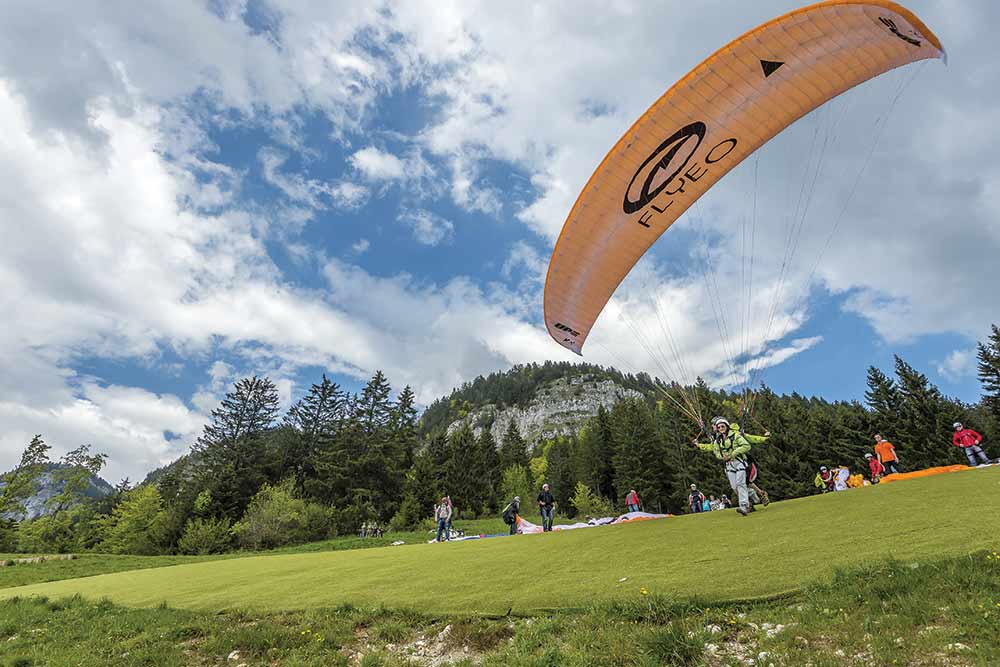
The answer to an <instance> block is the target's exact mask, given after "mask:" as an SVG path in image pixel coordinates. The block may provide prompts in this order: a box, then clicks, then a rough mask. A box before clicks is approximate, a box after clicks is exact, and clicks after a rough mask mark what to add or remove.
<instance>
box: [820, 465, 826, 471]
mask: <svg viewBox="0 0 1000 667" xmlns="http://www.w3.org/2000/svg"><path fill="white" fill-rule="evenodd" d="M819 471H820V472H826V471H827V467H826V466H820V467H819Z"/></svg>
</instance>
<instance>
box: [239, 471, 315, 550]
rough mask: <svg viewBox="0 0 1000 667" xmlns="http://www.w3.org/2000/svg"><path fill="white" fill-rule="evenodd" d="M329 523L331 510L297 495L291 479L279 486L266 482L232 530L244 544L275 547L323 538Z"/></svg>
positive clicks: (267, 547) (260, 547) (268, 547)
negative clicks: (293, 489) (293, 490)
mask: <svg viewBox="0 0 1000 667" xmlns="http://www.w3.org/2000/svg"><path fill="white" fill-rule="evenodd" d="M330 524H331V515H330V511H329V510H328V509H327V508H326V507H323V506H322V505H318V504H316V503H310V502H308V501H305V500H302V499H301V498H296V497H295V495H294V494H293V493H292V485H291V481H290V480H289V481H286V482H283V483H281V484H279V485H277V486H271V485H270V484H265V485H264V486H263V487H262V488H261V490H260V491H259V492H258V493H257V495H255V496H254V497H253V499H252V500H251V501H250V504H249V505H248V506H247V509H246V512H244V514H243V518H242V519H240V520H239V521H238V522H236V524H235V525H234V526H233V528H232V531H233V534H234V535H235V536H236V539H237V540H238V541H239V543H240V546H242V547H244V548H247V549H254V550H257V549H272V548H274V547H279V546H284V545H286V544H301V543H303V542H311V541H314V540H320V539H323V538H325V537H326V536H327V535H329V533H330Z"/></svg>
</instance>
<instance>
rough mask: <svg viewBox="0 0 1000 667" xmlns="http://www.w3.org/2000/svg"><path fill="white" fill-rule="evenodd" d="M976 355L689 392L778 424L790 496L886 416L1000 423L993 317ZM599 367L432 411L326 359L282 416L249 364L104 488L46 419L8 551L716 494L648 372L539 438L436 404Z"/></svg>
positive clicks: (554, 369)
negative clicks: (358, 379)
mask: <svg viewBox="0 0 1000 667" xmlns="http://www.w3.org/2000/svg"><path fill="white" fill-rule="evenodd" d="M978 363H979V365H978V374H979V378H980V380H981V382H982V385H983V392H984V393H983V397H982V400H981V401H980V402H979V403H977V404H974V405H969V404H964V403H962V402H961V401H959V400H957V399H953V398H950V397H947V396H945V395H943V394H942V392H941V391H940V390H939V389H938V388H937V387H935V386H934V385H933V383H931V382H930V380H929V379H928V378H927V376H926V375H924V374H923V373H921V372H919V371H918V370H917V369H915V368H913V367H912V366H911V365H910V364H908V363H907V362H906V361H904V360H903V359H901V358H899V357H896V359H895V364H894V368H893V372H892V374H891V375H889V374H886V373H884V372H883V371H881V370H879V369H878V368H875V367H872V368H869V369H868V375H867V391H866V392H865V402H864V404H862V403H861V402H856V401H853V402H845V401H834V402H830V401H826V400H824V399H822V398H816V397H811V398H807V397H804V396H801V395H799V394H796V393H793V394H790V395H777V394H775V393H773V392H772V391H770V390H769V389H767V388H764V389H762V390H760V392H759V393H758V395H757V397H756V401H755V408H754V411H753V414H752V415H742V414H741V405H742V397H741V396H740V395H739V394H735V393H731V392H726V391H721V390H713V389H711V388H709V387H708V386H707V385H706V384H705V383H704V382H701V381H699V382H698V383H697V384H696V385H695V386H693V387H690V388H688V389H687V391H688V392H689V394H690V395H691V396H693V397H694V399H695V400H697V401H698V403H699V405H701V406H702V409H703V410H704V412H705V413H706V414H712V415H715V414H719V415H723V416H726V417H727V418H729V419H731V420H735V421H739V420H741V419H742V420H743V421H746V422H747V423H745V424H743V427H744V429H745V430H747V431H750V432H758V433H759V432H761V431H763V430H769V431H770V432H771V434H772V435H771V438H770V439H769V441H768V442H767V443H766V444H764V445H758V446H755V448H754V450H753V454H754V456H755V458H756V459H757V461H758V463H759V465H760V468H761V470H762V475H761V482H760V484H761V485H762V486H763V487H764V488H765V489H767V491H768V492H769V493H770V495H771V497H772V498H774V499H781V498H792V497H797V496H802V495H807V494H810V493H814V492H815V487H814V486H813V483H812V480H813V476H814V475H815V472H816V469H817V467H818V466H819V465H828V466H832V465H841V464H843V465H848V466H850V467H852V468H854V469H858V470H862V469H863V466H864V458H863V457H864V453H865V452H867V451H870V450H871V446H872V444H873V441H872V439H871V436H872V434H874V433H881V434H883V435H884V436H886V437H887V438H888V439H889V440H890V441H892V442H893V443H894V444H895V445H896V448H897V451H898V452H899V454H900V457H901V460H902V464H903V467H904V468H906V469H911V470H912V469H919V468H925V467H929V466H933V465H942V464H946V463H961V462H964V457H963V456H962V455H961V452H959V451H958V450H957V449H956V448H954V447H952V446H951V444H950V442H951V432H952V426H951V425H952V423H953V422H955V421H962V422H963V423H966V424H969V425H973V426H974V427H976V428H977V430H980V431H981V432H983V433H984V434H986V435H987V438H991V437H992V436H993V435H996V434H1000V329H998V328H997V327H996V326H993V327H992V329H991V334H990V336H989V337H988V338H987V339H986V340H985V341H983V342H982V343H980V344H979V347H978ZM594 368H595V367H593V366H589V365H588V366H572V365H566V364H554V363H550V364H543V365H535V364H530V365H527V366H519V367H515V368H514V369H512V371H511V372H510V375H511V376H512V377H513V378H514V380H513V381H510V382H508V381H506V380H504V381H503V382H499V388H495V389H491V388H490V383H489V381H488V379H484V378H478V379H477V380H476V381H474V382H473V383H470V384H467V385H466V386H465V387H464V389H463V390H458V391H456V392H455V393H453V394H452V396H451V397H449V398H448V399H446V400H445V401H443V402H438V403H436V404H434V405H432V406H431V408H433V409H434V411H433V412H431V409H429V410H428V412H430V413H431V414H430V415H429V416H428V414H427V413H425V415H424V420H423V421H422V420H419V419H418V412H417V407H416V403H415V396H414V392H413V391H412V389H411V388H410V387H405V388H403V389H402V390H401V391H399V392H398V393H396V394H394V392H393V390H392V387H391V386H390V384H389V382H388V380H387V379H386V377H385V375H384V374H382V373H381V372H376V373H375V374H374V376H373V377H372V378H371V379H370V380H369V381H368V383H367V384H366V385H365V386H364V387H363V389H362V390H361V391H360V392H358V393H357V394H351V393H349V392H346V391H345V390H344V389H343V388H341V387H340V386H339V385H338V384H337V383H335V382H332V381H330V380H329V379H328V378H326V377H325V376H323V377H322V379H321V380H320V382H318V383H316V384H313V385H312V386H311V387H310V389H309V391H308V392H307V393H306V394H305V396H303V397H302V398H301V399H300V400H299V401H298V402H296V403H295V404H294V405H293V406H292V407H291V408H290V409H289V410H288V411H287V412H286V413H285V414H283V415H282V414H281V411H280V406H279V399H278V393H277V389H276V387H275V385H274V383H273V382H271V380H269V379H268V378H266V377H250V378H244V379H241V380H239V381H238V382H236V383H235V384H234V386H233V388H232V390H231V391H230V392H229V393H228V394H227V395H226V397H225V399H224V400H222V402H221V403H220V405H219V406H218V407H217V408H216V409H215V410H213V412H212V414H211V418H210V420H209V423H208V424H206V425H205V427H204V430H203V433H202V435H201V436H200V437H199V438H198V440H197V442H196V443H195V444H194V446H193V447H192V449H191V452H190V453H189V454H188V455H186V456H184V457H182V458H181V459H180V460H178V461H177V462H175V463H173V464H171V465H169V466H167V467H166V468H163V469H161V470H159V471H156V472H154V473H152V474H150V476H149V477H148V478H147V479H146V480H145V481H144V482H143V483H142V484H140V485H138V486H136V487H134V488H133V487H132V486H131V485H130V483H129V481H128V480H124V481H123V482H122V483H120V484H119V485H118V486H117V487H116V488H115V490H114V492H113V493H111V494H110V495H109V496H107V497H105V498H102V499H99V500H90V499H85V498H84V495H83V492H84V490H85V489H86V486H87V485H88V483H89V480H90V477H91V475H96V474H98V473H99V471H100V470H101V469H102V467H103V466H104V464H105V461H106V457H105V456H104V455H102V454H95V453H92V452H91V451H90V448H89V447H81V448H78V449H76V450H74V451H72V452H70V453H69V454H67V455H65V456H64V457H63V458H62V460H61V463H62V464H63V465H60V466H57V467H52V465H51V463H52V462H51V461H50V460H49V457H48V452H49V447H48V445H46V444H45V442H44V441H43V440H42V438H41V436H36V437H35V438H33V439H32V441H31V442H30V443H29V444H28V446H27V447H26V449H25V451H24V453H23V454H22V457H21V461H20V463H19V465H18V466H17V467H16V468H15V469H14V470H13V471H12V472H10V473H7V474H6V475H4V476H3V479H2V482H3V487H2V489H0V551H15V550H21V551H33V552H54V551H59V552H65V551H82V550H88V549H90V550H98V551H108V552H117V553H138V554H152V553H170V552H181V553H211V552H217V551H225V550H229V549H233V548H248V549H261V548H269V547H273V546H279V545H281V544H288V543H294V542H306V541H311V540H317V539H322V538H324V537H329V536H332V535H337V534H349V533H353V532H355V531H356V530H357V528H358V527H359V526H360V525H361V524H363V523H365V522H371V521H375V522H378V523H380V524H382V525H385V526H387V527H389V528H392V529H397V530H401V529H406V528H412V527H415V526H420V525H422V524H423V523H425V522H426V521H427V519H428V517H429V516H430V515H431V511H432V508H433V505H434V503H435V502H436V501H437V500H438V499H440V498H441V497H442V496H444V495H449V496H450V497H451V499H452V502H453V504H454V506H455V508H456V509H457V512H458V516H459V517H476V516H486V515H488V516H496V515H497V513H498V512H499V511H500V510H501V509H502V507H503V506H504V505H505V504H506V503H507V502H508V501H509V500H510V499H511V498H512V497H513V496H514V495H519V496H521V498H522V500H525V499H526V500H527V503H526V504H525V507H532V506H533V502H532V501H533V499H534V495H535V494H537V492H538V487H539V486H540V485H541V484H542V483H543V482H547V483H548V484H550V485H551V487H552V490H553V492H554V494H555V495H556V498H557V501H558V512H559V513H560V514H562V515H563V516H566V517H574V516H578V515H580V516H583V515H592V514H593V513H594V512H604V513H608V512H614V513H617V512H619V511H623V509H622V508H623V506H624V505H623V504H624V497H625V495H626V494H627V493H628V492H629V490H630V489H635V490H636V491H637V492H638V493H639V495H640V497H641V498H642V500H643V502H644V505H645V509H647V510H649V511H655V512H673V513H676V512H679V511H682V510H683V508H684V507H685V506H686V504H687V503H686V497H687V488H688V485H689V484H690V483H697V484H699V486H700V488H701V489H702V490H703V491H704V492H705V493H715V494H721V493H728V483H727V481H726V479H725V477H724V474H723V472H722V468H721V466H720V465H718V463H717V461H715V459H714V458H712V457H711V456H708V455H705V454H703V453H700V452H698V451H697V450H695V449H694V448H693V447H692V446H691V440H692V439H693V438H695V437H698V436H699V435H701V429H700V427H699V426H698V425H697V424H694V423H692V421H691V420H690V419H689V418H688V417H687V416H685V415H684V414H683V413H682V412H681V411H680V410H678V409H677V407H675V404H674V402H673V401H670V400H664V397H663V396H662V395H658V394H657V393H656V392H655V391H654V390H653V389H652V388H653V387H654V383H653V380H652V378H649V377H648V376H643V375H639V376H631V375H624V374H621V373H619V372H618V371H615V370H614V369H602V370H601V374H600V375H599V377H600V378H601V379H605V378H615V379H616V381H619V382H620V384H622V385H623V386H627V387H630V388H641V389H643V395H644V397H643V398H636V397H630V398H624V399H622V400H620V401H618V402H617V403H616V404H615V405H614V406H613V407H612V408H611V409H609V410H605V409H603V408H602V409H600V410H599V411H598V413H597V414H596V415H594V416H593V417H592V418H591V419H590V420H588V421H587V422H586V423H585V424H584V425H583V426H582V427H581V428H580V429H579V431H578V432H576V433H574V434H572V435H568V436H563V437H558V438H554V439H551V440H547V441H544V442H541V443H537V444H536V445H535V446H534V447H533V448H532V447H529V444H528V443H527V442H525V440H524V438H523V436H522V434H521V433H520V432H519V431H518V428H517V425H516V424H515V423H514V422H513V421H511V422H510V423H508V424H506V425H501V426H503V427H504V428H503V429H502V432H503V437H502V438H500V441H499V442H496V441H495V440H494V437H493V435H492V431H491V429H490V428H489V426H490V425H488V424H485V425H473V424H468V423H466V422H462V421H458V422H453V421H448V420H446V419H444V418H443V417H442V415H443V414H445V415H448V414H451V411H452V410H454V406H455V405H461V404H462V402H463V401H468V400H469V397H470V396H472V395H474V396H477V397H480V398H485V397H489V396H491V395H494V396H507V397H508V398H517V400H523V396H525V395H528V394H533V392H534V391H535V390H536V389H537V387H538V386H539V384H540V383H544V382H548V381H550V380H552V379H556V378H557V377H564V376H565V375H566V374H570V373H582V372H585V373H586V374H591V375H593V372H594ZM560 373H561V375H560ZM496 377H503V376H494V378H496ZM526 378H527V379H526ZM532 378H534V380H535V382H536V385H535V386H534V387H532V386H531V384H530V382H528V380H530V379H532ZM463 391H464V392H465V393H463ZM435 405H436V406H438V407H437V408H434V406H435ZM441 406H445V407H441ZM452 416H454V415H453V414H452ZM428 420H429V421H430V422H431V423H432V425H428ZM993 453H994V454H996V452H993ZM46 471H48V473H49V474H50V475H54V476H56V477H57V478H58V485H57V490H58V492H57V493H56V494H55V495H54V496H53V497H52V498H50V499H49V500H48V501H47V503H46V514H45V515H44V516H42V517H40V518H37V519H33V520H29V519H27V518H25V515H24V513H25V502H26V501H27V499H28V498H30V497H31V496H32V495H33V494H34V493H35V491H37V488H38V483H39V480H40V479H41V476H42V475H43V473H45V472H46Z"/></svg>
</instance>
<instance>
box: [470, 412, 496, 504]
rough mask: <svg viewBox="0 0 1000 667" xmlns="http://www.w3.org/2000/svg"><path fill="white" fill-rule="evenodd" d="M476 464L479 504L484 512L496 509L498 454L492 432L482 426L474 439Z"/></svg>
mask: <svg viewBox="0 0 1000 667" xmlns="http://www.w3.org/2000/svg"><path fill="white" fill-rule="evenodd" d="M476 450H477V457H476V458H477V465H478V467H479V472H480V480H481V481H480V488H481V496H480V505H481V511H482V512H483V513H484V514H485V513H487V512H489V511H491V510H496V509H498V506H497V504H498V503H499V502H500V497H499V496H500V473H501V470H500V454H499V452H497V443H496V440H494V439H493V433H492V432H491V431H490V429H488V428H484V429H483V430H482V432H481V433H480V434H479V438H478V440H477V441H476Z"/></svg>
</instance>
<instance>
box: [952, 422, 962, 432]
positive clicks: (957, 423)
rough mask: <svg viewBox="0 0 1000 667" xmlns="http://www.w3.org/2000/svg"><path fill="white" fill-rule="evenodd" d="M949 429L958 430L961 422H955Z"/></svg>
mask: <svg viewBox="0 0 1000 667" xmlns="http://www.w3.org/2000/svg"><path fill="white" fill-rule="evenodd" d="M951 427H952V428H953V429H956V430H957V429H960V428H962V422H955V423H954V424H952V425H951Z"/></svg>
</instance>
